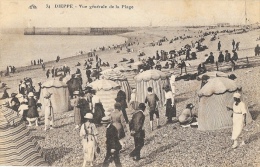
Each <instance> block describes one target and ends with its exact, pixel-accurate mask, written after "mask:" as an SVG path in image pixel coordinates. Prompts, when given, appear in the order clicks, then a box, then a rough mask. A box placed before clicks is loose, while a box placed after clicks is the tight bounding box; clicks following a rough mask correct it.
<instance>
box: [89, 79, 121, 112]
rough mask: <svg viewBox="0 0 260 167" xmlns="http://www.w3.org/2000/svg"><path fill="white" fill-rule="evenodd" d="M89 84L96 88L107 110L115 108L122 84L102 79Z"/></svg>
mask: <svg viewBox="0 0 260 167" xmlns="http://www.w3.org/2000/svg"><path fill="white" fill-rule="evenodd" d="M88 86H90V87H92V89H94V90H96V95H97V96H98V97H99V98H100V100H101V103H102V104H103V107H104V109H105V111H108V109H109V108H114V104H115V103H116V101H115V98H116V96H117V93H118V91H119V90H120V86H119V85H118V84H117V83H116V82H114V81H111V80H107V79H100V80H96V81H94V82H91V83H90V84H89V85H88Z"/></svg>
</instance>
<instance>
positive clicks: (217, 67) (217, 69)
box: [216, 61, 218, 71]
mask: <svg viewBox="0 0 260 167" xmlns="http://www.w3.org/2000/svg"><path fill="white" fill-rule="evenodd" d="M216 66H217V71H218V62H217V61H216Z"/></svg>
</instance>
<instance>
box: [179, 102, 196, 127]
mask: <svg viewBox="0 0 260 167" xmlns="http://www.w3.org/2000/svg"><path fill="white" fill-rule="evenodd" d="M193 107H194V106H193V104H191V103H189V104H187V106H186V108H185V109H184V110H183V111H182V112H181V115H180V116H179V122H180V125H181V126H182V127H190V124H191V123H192V122H194V121H195V118H194V114H193V113H192V109H193Z"/></svg>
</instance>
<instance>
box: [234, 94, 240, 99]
mask: <svg viewBox="0 0 260 167" xmlns="http://www.w3.org/2000/svg"><path fill="white" fill-rule="evenodd" d="M233 97H235V98H238V99H240V97H241V94H239V93H234V94H233Z"/></svg>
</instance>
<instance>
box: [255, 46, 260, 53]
mask: <svg viewBox="0 0 260 167" xmlns="http://www.w3.org/2000/svg"><path fill="white" fill-rule="evenodd" d="M259 54H260V46H259V45H258V44H257V45H256V47H255V56H259Z"/></svg>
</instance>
